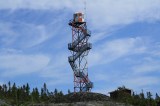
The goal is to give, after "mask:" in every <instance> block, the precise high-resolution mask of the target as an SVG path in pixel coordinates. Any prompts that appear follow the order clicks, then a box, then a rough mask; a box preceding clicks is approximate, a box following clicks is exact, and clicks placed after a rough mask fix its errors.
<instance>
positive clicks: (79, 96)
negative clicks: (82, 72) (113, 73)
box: [0, 82, 160, 106]
mask: <svg viewBox="0 0 160 106" xmlns="http://www.w3.org/2000/svg"><path fill="white" fill-rule="evenodd" d="M124 88H125V87H119V88H118V89H119V90H122V89H124ZM0 99H1V100H4V101H6V102H7V104H11V105H12V106H29V105H33V104H39V103H43V104H47V103H64V102H66V103H71V102H80V101H82V102H83V101H86V102H87V101H107V100H108V97H107V96H106V95H102V94H97V93H96V94H93V93H71V92H70V90H68V94H67V95H64V94H63V92H62V91H58V90H57V89H55V90H54V92H49V90H48V89H47V85H46V83H44V84H43V87H42V88H41V91H40V92H39V90H38V88H37V87H36V88H33V89H32V90H30V86H29V84H28V83H27V84H26V85H23V86H18V87H17V86H16V83H13V84H11V82H8V84H7V85H6V84H3V85H0ZM114 101H116V102H122V103H125V104H132V105H133V106H157V104H160V97H159V95H158V94H157V93H156V95H155V98H153V94H152V93H151V92H146V93H143V90H142V92H141V93H140V94H135V93H134V92H133V94H132V95H130V94H128V93H124V92H123V90H122V91H120V92H118V98H117V99H116V100H114ZM2 106H5V105H2ZM68 106H72V104H69V105H68ZM106 106H107V104H106Z"/></svg>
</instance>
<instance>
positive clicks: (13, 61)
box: [0, 54, 50, 77]
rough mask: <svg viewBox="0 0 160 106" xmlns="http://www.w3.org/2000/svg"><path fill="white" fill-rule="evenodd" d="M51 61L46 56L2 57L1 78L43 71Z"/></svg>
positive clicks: (19, 55) (14, 55) (18, 55)
mask: <svg viewBox="0 0 160 106" xmlns="http://www.w3.org/2000/svg"><path fill="white" fill-rule="evenodd" d="M49 61H50V59H49V57H47V56H44V55H23V54H17V55H16V54H13V55H1V56H0V63H1V64H0V69H1V76H3V77H14V76H17V75H25V74H30V73H34V72H38V71H41V70H43V69H44V68H45V67H46V66H47V65H48V63H49Z"/></svg>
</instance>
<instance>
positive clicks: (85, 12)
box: [84, 0, 87, 22]
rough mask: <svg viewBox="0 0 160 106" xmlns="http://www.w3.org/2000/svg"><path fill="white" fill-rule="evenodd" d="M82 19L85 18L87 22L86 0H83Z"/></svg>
mask: <svg viewBox="0 0 160 106" xmlns="http://www.w3.org/2000/svg"><path fill="white" fill-rule="evenodd" d="M84 16H85V17H84V19H85V20H86V22H87V2H86V0H84Z"/></svg>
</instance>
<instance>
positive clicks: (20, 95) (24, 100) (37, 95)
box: [0, 82, 70, 106]
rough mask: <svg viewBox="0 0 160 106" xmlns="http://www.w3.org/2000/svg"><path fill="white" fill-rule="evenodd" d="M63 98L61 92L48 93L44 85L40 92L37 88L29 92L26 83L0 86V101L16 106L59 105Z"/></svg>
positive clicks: (9, 83) (29, 89)
mask: <svg viewBox="0 0 160 106" xmlns="http://www.w3.org/2000/svg"><path fill="white" fill-rule="evenodd" d="M68 92H70V91H68ZM63 98H64V94H63V92H62V91H58V90H57V89H55V90H54V92H49V90H48V88H47V85H46V83H44V84H43V87H42V88H41V90H40V91H39V90H38V88H37V87H36V88H33V89H32V90H31V88H30V86H29V84H28V83H27V84H25V85H22V86H16V83H13V84H11V82H8V84H3V85H0V99H1V100H5V101H6V102H7V103H8V104H12V105H16V106H19V105H22V104H23V105H28V104H37V103H59V102H62V101H63Z"/></svg>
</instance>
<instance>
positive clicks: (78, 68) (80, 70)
mask: <svg viewBox="0 0 160 106" xmlns="http://www.w3.org/2000/svg"><path fill="white" fill-rule="evenodd" d="M69 25H70V26H71V28H72V43H69V44H68V49H69V50H70V51H71V54H72V56H69V57H68V61H69V63H70V65H71V68H72V70H73V73H74V92H90V91H91V89H92V88H93V82H91V81H90V80H89V78H88V62H87V58H86V57H87V56H88V53H89V51H90V49H91V48H92V44H91V43H88V39H89V37H90V36H91V32H90V31H89V30H88V29H87V23H86V22H85V20H84V14H83V13H81V12H77V13H75V14H74V15H73V19H72V20H70V22H69Z"/></svg>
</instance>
